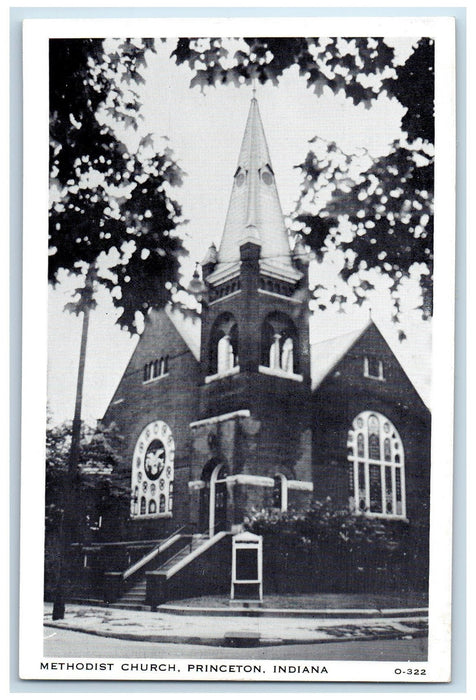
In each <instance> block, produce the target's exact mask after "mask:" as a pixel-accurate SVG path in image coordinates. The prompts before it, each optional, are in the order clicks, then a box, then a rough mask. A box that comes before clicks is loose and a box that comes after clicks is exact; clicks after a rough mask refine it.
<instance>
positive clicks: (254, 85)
mask: <svg viewBox="0 0 476 700" xmlns="http://www.w3.org/2000/svg"><path fill="white" fill-rule="evenodd" d="M251 85H252V88H251V92H252V93H253V97H252V99H253V100H256V78H253V79H252V81H251Z"/></svg>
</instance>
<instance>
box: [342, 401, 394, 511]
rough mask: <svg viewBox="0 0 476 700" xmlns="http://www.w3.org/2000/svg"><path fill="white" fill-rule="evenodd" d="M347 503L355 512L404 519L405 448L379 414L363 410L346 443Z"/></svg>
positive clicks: (385, 419) (354, 422) (389, 423)
mask: <svg viewBox="0 0 476 700" xmlns="http://www.w3.org/2000/svg"><path fill="white" fill-rule="evenodd" d="M347 459H348V461H349V500H350V503H351V506H352V507H353V509H354V510H355V511H356V512H357V513H367V514H369V515H378V516H381V517H392V518H405V517H406V508H405V471H404V469H405V466H404V461H405V459H404V449H403V444H402V441H401V439H400V436H399V434H398V431H397V429H396V428H395V426H394V425H393V424H392V423H391V421H389V420H388V418H386V417H385V416H384V415H382V414H381V413H377V412H375V411H364V412H362V413H360V414H359V415H358V416H357V417H356V418H355V419H354V421H353V422H352V428H351V430H349V434H348V440H347Z"/></svg>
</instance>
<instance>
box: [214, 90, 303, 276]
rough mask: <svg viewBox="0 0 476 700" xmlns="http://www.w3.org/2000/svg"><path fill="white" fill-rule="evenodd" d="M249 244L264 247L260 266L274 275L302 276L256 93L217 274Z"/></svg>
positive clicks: (235, 177) (235, 176)
mask: <svg viewBox="0 0 476 700" xmlns="http://www.w3.org/2000/svg"><path fill="white" fill-rule="evenodd" d="M248 241H252V242H253V243H256V244H258V245H259V246H260V247H261V253H260V265H261V267H262V268H263V270H265V271H267V272H269V273H270V274H272V272H273V271H275V272H276V273H281V274H285V275H286V274H287V275H288V276H289V275H290V276H291V277H292V278H293V279H294V278H296V275H298V277H299V276H300V274H299V273H298V272H297V270H296V268H295V267H294V266H293V263H292V259H291V250H290V245H289V240H288V234H287V231H286V227H285V225H284V218H283V213H282V210H281V205H280V202H279V196H278V191H277V188H276V183H275V178H274V172H273V167H272V164H271V157H270V155H269V150H268V144H267V142H266V137H265V134H264V129H263V124H262V121H261V116H260V113H259V108H258V101H257V99H256V97H255V96H254V94H253V97H252V99H251V104H250V111H249V114H248V119H247V122H246V127H245V133H244V135H243V140H242V143H241V148H240V154H239V157H238V164H237V168H236V171H235V175H234V180H233V187H232V191H231V197H230V204H229V207H228V213H227V217H226V221H225V227H224V230H223V236H222V240H221V243H220V247H219V250H218V264H217V267H216V269H215V272H225V270H226V268H228V267H232V266H233V265H234V264H236V263H238V261H239V259H240V246H241V245H242V244H243V243H245V242H248ZM214 274H215V273H214Z"/></svg>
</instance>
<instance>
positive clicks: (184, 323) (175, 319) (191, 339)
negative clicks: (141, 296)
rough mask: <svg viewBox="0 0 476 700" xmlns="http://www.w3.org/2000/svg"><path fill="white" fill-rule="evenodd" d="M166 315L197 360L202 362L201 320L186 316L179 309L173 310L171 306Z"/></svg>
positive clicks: (167, 308)
mask: <svg viewBox="0 0 476 700" xmlns="http://www.w3.org/2000/svg"><path fill="white" fill-rule="evenodd" d="M165 313H166V314H167V316H168V318H169V319H170V320H171V321H172V323H173V325H174V327H175V329H176V331H177V333H178V334H179V335H180V336H181V338H182V339H183V340H184V342H185V344H186V345H187V346H188V348H189V350H190V351H191V352H192V354H193V356H194V357H195V359H196V360H200V327H201V321H200V319H199V318H192V317H190V316H184V314H183V313H182V312H181V311H180V310H179V309H173V308H172V307H170V306H167V307H166V308H165Z"/></svg>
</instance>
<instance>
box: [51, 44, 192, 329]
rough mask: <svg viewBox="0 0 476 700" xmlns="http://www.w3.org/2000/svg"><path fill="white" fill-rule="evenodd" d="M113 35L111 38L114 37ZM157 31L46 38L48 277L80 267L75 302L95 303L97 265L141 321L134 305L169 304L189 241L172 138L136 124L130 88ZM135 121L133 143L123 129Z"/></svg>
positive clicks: (123, 317) (132, 318)
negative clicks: (176, 190)
mask: <svg viewBox="0 0 476 700" xmlns="http://www.w3.org/2000/svg"><path fill="white" fill-rule="evenodd" d="M110 43H111V42H110ZM153 50H154V44H153V40H149V39H144V40H141V41H137V42H136V41H132V40H129V39H127V40H124V41H122V42H119V41H116V42H112V45H109V46H106V43H105V42H104V41H103V40H100V39H67V40H64V39H55V40H51V42H50V183H51V190H52V196H51V208H50V218H49V248H50V257H49V280H50V282H51V283H52V284H53V285H55V284H56V283H57V282H58V280H59V279H61V275H62V273H63V271H66V272H67V273H70V274H74V275H78V278H79V283H80V284H79V287H78V290H77V296H76V300H75V303H74V304H73V307H70V310H74V311H76V312H79V311H81V310H82V308H84V304H88V305H89V306H91V305H93V298H92V297H91V294H90V292H89V293H88V292H87V290H85V289H84V276H85V274H86V272H87V271H88V270H91V269H92V270H93V272H94V285H93V291H94V288H95V287H96V286H97V285H98V284H99V285H102V286H103V287H105V288H106V289H108V290H109V291H110V292H111V297H112V299H113V302H114V304H115V306H116V307H117V308H119V309H121V314H120V316H119V318H118V323H119V324H120V326H121V327H124V328H126V329H128V330H129V331H131V332H134V331H136V314H137V312H140V313H142V314H145V313H146V312H147V310H148V309H149V308H150V307H160V306H163V305H164V304H165V303H166V302H167V301H168V300H169V299H170V298H171V294H172V292H173V289H174V285H176V284H177V280H178V270H179V260H178V258H179V256H180V255H182V254H184V253H185V251H184V249H183V247H182V243H181V239H180V238H179V237H178V236H177V235H176V232H175V229H176V227H177V225H178V224H180V223H182V219H181V209H180V206H179V205H178V203H177V202H176V201H175V200H174V199H173V198H172V197H171V188H172V187H174V186H177V185H180V184H181V181H182V176H183V173H182V171H181V170H180V168H179V167H178V165H177V164H176V163H175V161H174V159H173V153H172V151H171V150H170V148H168V147H167V146H162V147H161V148H158V147H157V144H155V143H154V140H153V139H152V136H151V135H150V134H142V132H141V131H140V123H139V122H140V117H139V110H140V102H139V97H138V93H137V92H136V90H135V89H134V87H136V86H137V84H140V83H141V82H143V81H144V79H143V76H142V73H141V71H142V69H143V68H144V66H145V65H146V58H147V54H148V52H150V51H153ZM128 129H129V130H131V129H132V130H133V131H136V132H137V134H138V138H137V139H136V140H137V141H138V145H137V148H136V150H134V152H130V151H129V150H128V148H127V146H126V140H127V138H126V135H127V130H128Z"/></svg>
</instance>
